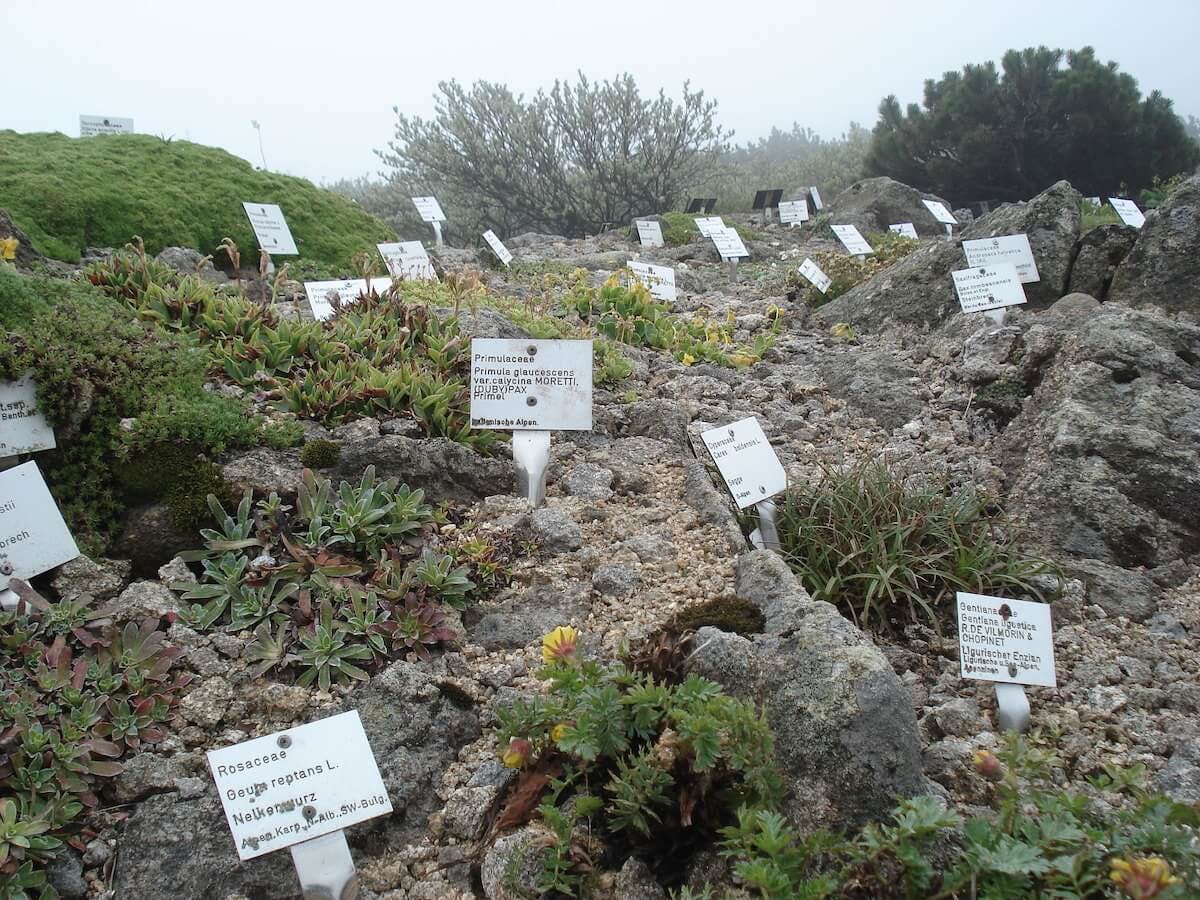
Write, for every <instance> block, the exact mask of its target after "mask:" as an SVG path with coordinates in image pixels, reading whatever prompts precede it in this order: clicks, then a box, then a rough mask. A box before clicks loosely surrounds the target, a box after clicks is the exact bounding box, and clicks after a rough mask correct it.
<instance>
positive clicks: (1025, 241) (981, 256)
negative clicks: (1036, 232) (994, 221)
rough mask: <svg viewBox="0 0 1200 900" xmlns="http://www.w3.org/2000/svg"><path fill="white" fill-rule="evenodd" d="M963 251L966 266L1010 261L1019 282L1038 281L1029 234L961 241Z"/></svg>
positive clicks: (1039, 277) (990, 264) (1039, 278)
mask: <svg viewBox="0 0 1200 900" xmlns="http://www.w3.org/2000/svg"><path fill="white" fill-rule="evenodd" d="M962 248H963V253H965V254H966V256H967V265H968V266H994V265H998V264H1002V263H1010V264H1012V265H1013V266H1015V267H1016V269H1017V277H1018V278H1019V279H1020V280H1021V284H1029V283H1030V282H1034V281H1040V280H1041V276H1040V275H1039V274H1038V268H1037V262H1036V261H1035V260H1034V258H1033V249H1032V248H1031V247H1030V246H1029V236H1028V235H1024V234H1008V235H1004V236H1003V237H990V238H980V239H979V240H975V241H963V242H962Z"/></svg>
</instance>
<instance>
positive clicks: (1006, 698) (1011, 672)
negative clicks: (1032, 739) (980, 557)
mask: <svg viewBox="0 0 1200 900" xmlns="http://www.w3.org/2000/svg"><path fill="white" fill-rule="evenodd" d="M957 606H958V658H959V668H960V672H961V675H962V677H963V678H975V679H979V680H981V681H991V682H995V684H996V706H997V719H998V721H999V724H1000V727H1001V728H1003V729H1004V730H1006V731H1008V730H1011V731H1025V730H1027V729H1028V728H1029V724H1030V715H1029V698H1028V697H1027V696H1026V695H1025V689H1024V687H1022V685H1027V684H1031V685H1040V686H1042V687H1057V686H1058V676H1057V673H1056V670H1055V666H1054V632H1053V628H1052V626H1051V623H1050V606H1049V604H1047V603H1032V602H1030V601H1028V600H1009V599H1007V598H1004V597H986V596H983V595H982V594H968V593H964V592H961V591H960V592H959V593H958V595H957Z"/></svg>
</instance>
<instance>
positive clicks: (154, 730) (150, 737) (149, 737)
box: [142, 725, 167, 744]
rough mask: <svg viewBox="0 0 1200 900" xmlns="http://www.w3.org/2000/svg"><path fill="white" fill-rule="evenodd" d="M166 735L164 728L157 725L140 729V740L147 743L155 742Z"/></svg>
mask: <svg viewBox="0 0 1200 900" xmlns="http://www.w3.org/2000/svg"><path fill="white" fill-rule="evenodd" d="M166 736H167V732H166V730H165V729H163V728H160V727H159V726H158V725H151V726H150V727H149V728H143V729H142V740H144V741H145V742H146V743H148V744H157V743H158V742H159V741H161V740H163V738H165V737H166Z"/></svg>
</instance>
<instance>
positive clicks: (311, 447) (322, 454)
mask: <svg viewBox="0 0 1200 900" xmlns="http://www.w3.org/2000/svg"><path fill="white" fill-rule="evenodd" d="M341 455H342V448H341V447H340V446H339V445H338V443H337V441H308V442H307V443H306V444H305V445H304V446H303V447H302V448H301V449H300V462H302V463H304V467H305V468H306V469H328V468H330V467H331V466H335V465H337V461H338V459H339V458H340V457H341Z"/></svg>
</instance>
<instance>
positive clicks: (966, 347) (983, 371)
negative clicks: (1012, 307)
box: [960, 323, 1021, 384]
mask: <svg viewBox="0 0 1200 900" xmlns="http://www.w3.org/2000/svg"><path fill="white" fill-rule="evenodd" d="M1020 337H1021V329H1020V328H1013V327H1011V326H1010V327H1004V326H997V325H994V324H991V323H988V324H987V325H985V326H983V327H982V328H980V329H978V330H977V331H976V332H975V333H974V334H972V335H971V336H970V337H968V338H967V340H966V343H965V344H963V361H962V367H961V369H960V374H961V376H962V379H963V380H964V381H966V382H968V383H969V384H987V383H988V382H991V381H995V380H996V379H998V378H1003V377H1005V376H1007V375H1011V374H1012V373H1013V371H1014V369H1015V367H1014V366H1013V364H1012V363H1011V362H1010V358H1011V356H1012V352H1013V350H1014V349H1015V348H1016V346H1017V341H1018V340H1019V339H1020Z"/></svg>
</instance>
